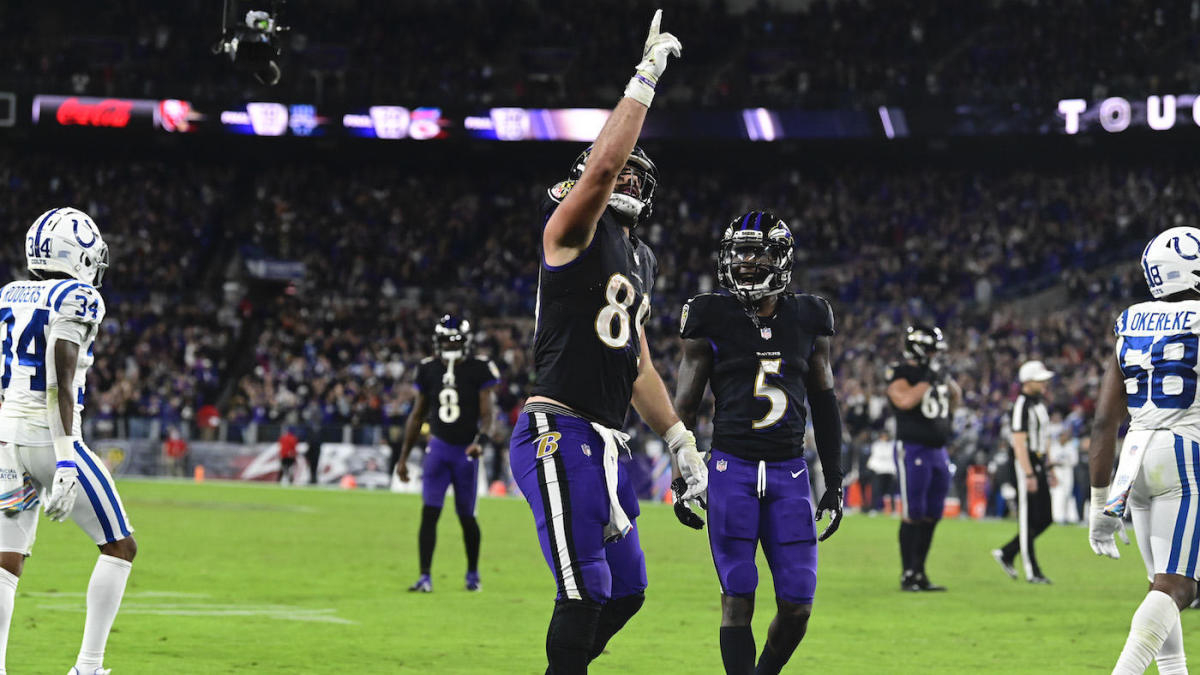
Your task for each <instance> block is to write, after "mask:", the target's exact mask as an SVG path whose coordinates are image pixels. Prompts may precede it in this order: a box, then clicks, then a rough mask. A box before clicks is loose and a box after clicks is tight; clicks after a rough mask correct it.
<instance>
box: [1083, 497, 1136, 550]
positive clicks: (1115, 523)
mask: <svg viewBox="0 0 1200 675" xmlns="http://www.w3.org/2000/svg"><path fill="white" fill-rule="evenodd" d="M1107 501H1108V488H1097V487H1093V488H1092V506H1091V508H1090V509H1088V511H1089V513H1088V543H1089V544H1091V546H1092V551H1093V552H1095V554H1096V555H1104V556H1108V557H1109V558H1113V559H1114V560H1115V559H1119V558H1120V557H1121V552H1120V551H1118V550H1117V540H1116V534H1117V532H1118V531H1119V530H1122V529H1123V528H1124V524H1123V523H1122V522H1121V519H1120V518H1116V517H1113V516H1106V515H1104V506H1105V504H1106V503H1107ZM1125 543H1126V544H1128V543H1129V540H1128V538H1125Z"/></svg>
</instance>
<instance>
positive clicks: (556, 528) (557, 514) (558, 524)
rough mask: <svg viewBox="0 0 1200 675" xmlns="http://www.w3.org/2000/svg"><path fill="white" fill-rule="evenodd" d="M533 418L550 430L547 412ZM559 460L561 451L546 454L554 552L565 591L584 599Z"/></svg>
mask: <svg viewBox="0 0 1200 675" xmlns="http://www.w3.org/2000/svg"><path fill="white" fill-rule="evenodd" d="M533 421H534V424H535V426H536V428H537V432H538V435H539V436H540V435H542V434H545V433H549V431H550V423H549V420H548V419H547V418H546V413H540V412H535V413H533ZM557 460H558V453H557V452H554V453H551V454H549V455H546V456H545V457H543V458H542V459H541V462H542V474H543V475H544V476H545V480H544V481H543V483H542V484H543V485H544V486H545V488H546V493H545V494H546V504H545V507H546V509H547V510H548V513H547V514H546V515H547V520H548V521H549V525H550V527H549V528H548V530H549V534H550V547H551V548H553V549H554V555H555V557H556V558H557V560H558V567H559V570H561V571H560V575H561V580H562V586H563V593H564V594H566V596H567V598H568V599H570V600H582V599H583V594H581V593H580V592H579V584H578V582H577V581H576V579H575V565H574V561H573V560H572V559H571V548H570V542H569V541H568V540H567V528H566V522H565V519H566V517H567V515H566V510H565V509H564V508H563V498H562V485H560V484H559V471H558V461H557Z"/></svg>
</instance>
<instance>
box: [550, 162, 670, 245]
mask: <svg viewBox="0 0 1200 675" xmlns="http://www.w3.org/2000/svg"><path fill="white" fill-rule="evenodd" d="M591 154H592V148H588V149H587V150H584V151H583V152H582V153H580V154H579V157H576V158H575V163H574V164H572V165H571V171H570V174H569V176H568V177H569V178H570V179H571V180H575V181H577V180H579V179H580V178H581V177H583V170H584V169H585V168H586V167H587V161H588V158H589V157H590V156H591ZM657 187H658V168H657V167H656V166H655V165H654V162H653V161H651V160H650V157H649V156H648V155H647V154H646V152H645V151H644V150H642V149H641V148H640V147H634V149H633V152H632V153H630V155H629V159H628V160H626V162H625V167H624V168H623V169H621V173H620V174H618V175H617V184H616V186H615V187H614V188H613V193H612V195H611V196H610V197H609V198H608V206H609V208H611V209H612V210H613V211H614V212H615V213H616V214H617V215H618V216H620V217H621V218H622V219H624V220H625V221H627V224H628V225H629V226H630V227H637V225H638V223H640V222H642V221H644V220H646V219H647V218H649V217H650V214H651V213H652V212H653V211H654V191H655V189H656V188H657Z"/></svg>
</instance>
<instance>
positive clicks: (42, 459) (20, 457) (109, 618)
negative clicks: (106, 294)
mask: <svg viewBox="0 0 1200 675" xmlns="http://www.w3.org/2000/svg"><path fill="white" fill-rule="evenodd" d="M25 256H26V260H27V262H28V267H29V273H30V275H31V276H33V277H34V278H35V279H36V281H14V282H12V283H10V284H8V285H7V286H5V287H4V289H3V290H0V323H3V324H4V331H5V332H4V335H5V338H4V344H3V350H4V366H3V374H2V375H0V387H2V388H3V390H4V405H3V407H0V505H2V508H4V510H5V514H4V516H5V517H3V518H0V673H3V672H4V669H3V667H2V666H3V660H2V659H3V656H4V654H5V652H6V651H7V648H8V631H9V627H10V626H11V624H12V615H13V601H14V596H15V595H16V591H17V580H18V578H19V577H20V576H21V570H22V568H23V567H24V563H25V558H26V557H28V556H29V554H30V552H31V551H32V549H33V541H34V538H35V535H36V534H37V522H38V509H37V502H38V494H36V493H34V489H37V490H39V491H40V496H41V498H42V499H44V500H45V508H46V516H47V517H49V518H50V519H51V520H55V521H63V520H66V519H67V518H71V519H72V520H74V521H75V524H76V525H78V526H79V527H80V528H81V529H82V530H83V531H84V532H85V533H86V534H87V535H88V536H89V537H90V538H91V539H92V541H94V542H96V545H97V546H98V547H99V548H100V558H99V560H97V561H96V567H95V569H94V570H93V571H92V578H91V580H90V581H89V582H88V589H87V618H86V619H85V623H84V629H83V644H82V645H81V646H80V649H79V656H78V658H77V660H76V662H75V666H74V667H72V668H71V670H70V673H69V674H68V675H104V674H106V673H108V672H109V671H108V670H105V669H104V668H103V662H104V648H105V645H106V644H107V642H108V634H109V630H110V629H111V628H112V624H113V620H114V619H115V618H116V616H117V610H118V609H119V608H120V606H121V597H122V596H123V595H124V593H125V582H126V581H127V580H128V579H129V572H130V569H131V568H132V562H133V558H134V555H136V553H137V544H136V542H134V539H133V536H132V533H133V526H132V525H131V524H130V523H129V517H128V516H127V515H126V513H125V507H124V506H123V505H122V504H121V498H120V496H118V494H117V491H116V488H115V487H114V485H113V480H112V476H110V475H109V473H108V469H107V468H106V467H105V466H104V463H103V462H102V461H101V460H100V458H98V457H97V456H96V455H95V454H94V453H93V452H92V451H91V450H90V449H88V447H87V446H86V445H85V444H84V442H83V439H82V438H81V436H80V434H81V429H80V421H81V417H80V416H81V413H82V412H83V402H84V398H85V387H86V384H87V370H88V368H89V367H90V366H91V365H92V362H93V357H92V349H93V346H94V345H95V339H96V334H97V332H98V330H99V328H100V322H101V321H103V320H104V299H103V298H101V297H100V293H99V292H97V290H96V287H98V286H100V282H101V281H102V279H103V277H104V270H105V269H106V268H107V267H108V245H107V244H105V243H104V240H103V239H102V238H101V237H100V231H99V229H98V228H97V227H96V224H95V223H94V222H93V221H92V219H91V218H90V217H88V215H87V214H86V213H83V212H82V211H78V210H76V209H71V208H59V209H53V210H50V211H47V212H46V213H44V214H42V215H41V216H39V217H38V219H37V220H36V221H34V223H33V225H32V226H31V227H30V228H29V231H28V233H27V236H26V241H25ZM14 357H15V358H14ZM81 491H82V493H83V498H82V499H77V497H78V496H79V493H80V492H81Z"/></svg>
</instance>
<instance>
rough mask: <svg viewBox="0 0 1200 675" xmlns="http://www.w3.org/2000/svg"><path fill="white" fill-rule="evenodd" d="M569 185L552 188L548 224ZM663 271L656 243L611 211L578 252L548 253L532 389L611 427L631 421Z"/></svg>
mask: <svg viewBox="0 0 1200 675" xmlns="http://www.w3.org/2000/svg"><path fill="white" fill-rule="evenodd" d="M569 190H570V186H569V185H566V184H564V183H559V184H558V185H555V186H554V187H553V188H551V189H550V191H549V194H548V197H547V200H546V202H545V203H544V205H543V221H542V225H543V227H544V226H545V223H546V222H547V221H549V219H550V214H552V213H553V212H554V209H555V208H556V207H557V206H558V204H559V202H561V201H562V199H563V198H564V197H566V194H567V192H568V191H569ZM657 272H658V261H657V260H655V258H654V255H653V254H652V253H651V252H650V249H649V247H647V246H646V245H645V244H644V243H642V242H641V241H640V240H637V239H635V238H632V237H629V236H627V235H626V234H625V231H624V229H623V228H622V227H621V226H620V224H619V223H618V222H617V220H616V218H615V217H613V216H612V215H611V214H610V213H609V212H608V211H605V213H604V215H603V216H601V218H600V222H599V223H597V225H596V233H595V235H594V236H593V237H592V243H591V244H590V245H589V246H588V247H587V249H585V250H584V251H583V252H581V253H580V254H579V257H577V258H575V259H574V260H572V261H571V262H569V263H567V264H566V265H560V266H552V265H548V264H546V262H545V258H544V257H543V259H542V265H541V272H540V275H539V278H538V298H537V312H536V317H537V318H536V321H537V328H536V332H535V334H534V340H533V361H534V367H535V369H536V372H537V380H536V382H535V383H534V386H533V389H532V391H531V393H532V394H533V395H534V396H547V397H549V398H552V399H554V400H556V401H559V402H560V403H563V404H565V405H567V406H570V407H571V408H572V409H574V410H576V411H577V412H579V413H581V414H582V415H584V416H585V417H588V418H589V419H592V420H594V421H597V422H600V423H601V424H603V425H605V426H608V427H611V428H614V429H619V428H621V427H622V426H624V423H625V413H626V412H627V411H628V410H629V401H630V400H631V399H632V397H633V381H634V380H635V379H637V372H638V360H639V356H640V355H641V336H642V327H643V326H644V325H645V323H646V319H647V318H649V316H650V290H651V288H653V286H654V276H655V274H657Z"/></svg>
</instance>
